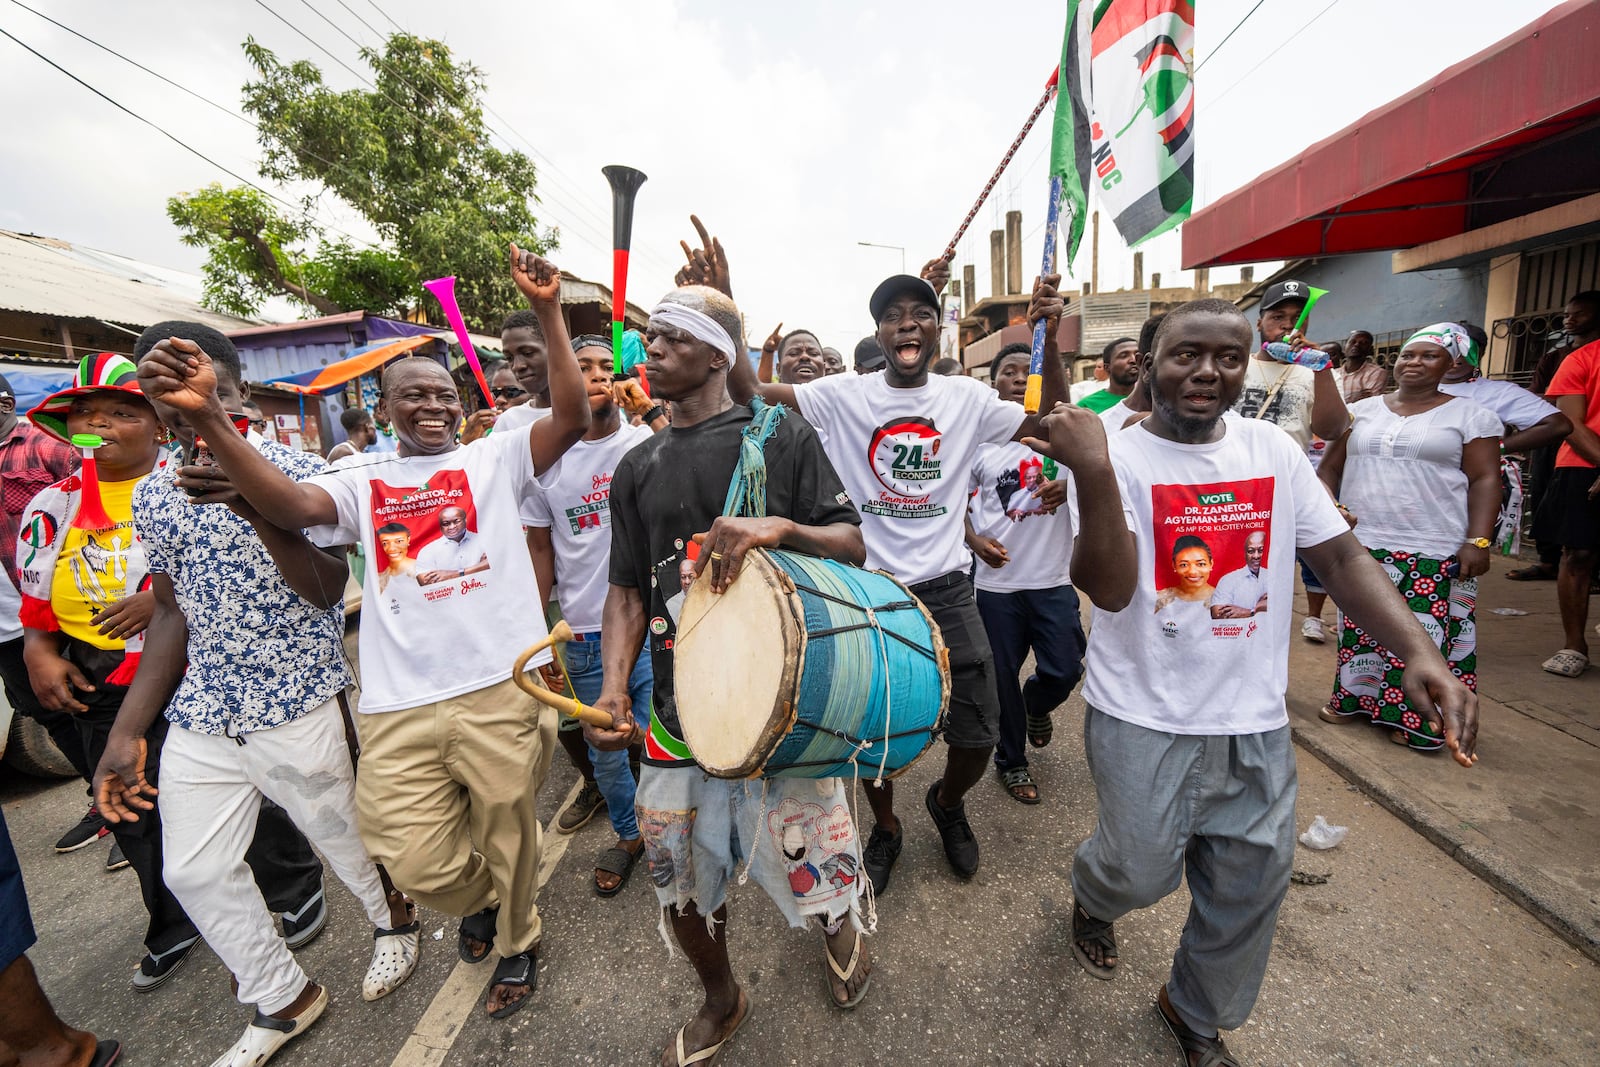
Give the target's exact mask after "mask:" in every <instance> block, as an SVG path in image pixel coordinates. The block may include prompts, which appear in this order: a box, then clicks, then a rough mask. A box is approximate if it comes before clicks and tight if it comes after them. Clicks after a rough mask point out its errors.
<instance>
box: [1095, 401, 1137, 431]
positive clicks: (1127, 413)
mask: <svg viewBox="0 0 1600 1067" xmlns="http://www.w3.org/2000/svg"><path fill="white" fill-rule="evenodd" d="M1137 414H1138V412H1136V411H1134V410H1133V409H1132V408H1130V407H1129V406H1128V402H1127V401H1126V400H1119V401H1117V402H1116V403H1115V404H1112V405H1111V406H1110V407H1108V408H1106V409H1105V410H1104V411H1102V412H1100V421H1101V422H1103V423H1105V425H1106V433H1107V434H1114V433H1121V432H1122V431H1123V430H1125V429H1127V428H1128V420H1129V419H1131V418H1133V417H1134V416H1135V415H1137Z"/></svg>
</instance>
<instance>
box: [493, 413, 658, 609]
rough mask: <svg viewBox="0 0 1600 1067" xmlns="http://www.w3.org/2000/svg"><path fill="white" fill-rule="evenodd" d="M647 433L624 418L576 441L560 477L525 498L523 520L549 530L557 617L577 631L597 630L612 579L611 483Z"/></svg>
mask: <svg viewBox="0 0 1600 1067" xmlns="http://www.w3.org/2000/svg"><path fill="white" fill-rule="evenodd" d="M649 436H650V427H648V426H630V425H628V424H627V423H623V424H622V426H621V427H620V428H619V429H618V430H617V432H616V433H614V434H612V435H611V436H609V437H603V438H601V439H600V440H598V441H579V442H578V443H577V444H575V445H573V446H572V447H571V448H570V449H568V450H567V454H566V455H565V456H562V457H561V470H560V472H559V474H558V476H557V477H556V478H554V479H553V480H552V479H550V478H546V479H545V481H544V483H543V484H541V485H540V486H539V487H538V488H537V489H535V490H534V491H533V492H532V493H531V494H529V496H528V498H527V499H526V500H524V501H523V507H522V521H523V522H525V523H527V524H528V525H529V526H537V527H539V528H540V529H545V530H549V531H550V542H551V545H552V547H553V548H554V549H555V557H556V585H558V586H560V588H561V616H562V618H564V619H566V620H567V625H568V626H571V627H572V629H573V632H575V633H580V634H587V633H595V632H597V631H598V630H599V629H600V617H601V615H602V614H603V613H604V610H605V604H606V588H607V586H609V585H610V584H611V583H610V581H609V577H610V560H611V482H612V480H613V478H614V477H615V475H616V469H617V464H618V463H620V462H621V461H622V457H623V456H625V455H627V454H628V453H629V452H630V451H632V449H633V448H634V446H635V445H637V444H638V443H639V442H641V441H643V440H645V439H646V438H648V437H649Z"/></svg>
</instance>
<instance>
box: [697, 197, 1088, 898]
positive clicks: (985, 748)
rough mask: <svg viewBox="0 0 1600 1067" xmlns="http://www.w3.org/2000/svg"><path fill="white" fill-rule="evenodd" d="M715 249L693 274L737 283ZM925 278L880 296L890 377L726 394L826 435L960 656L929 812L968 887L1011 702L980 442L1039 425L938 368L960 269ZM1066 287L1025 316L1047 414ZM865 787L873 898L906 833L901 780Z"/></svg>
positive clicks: (887, 546) (850, 484)
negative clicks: (982, 496) (973, 821)
mask: <svg viewBox="0 0 1600 1067" xmlns="http://www.w3.org/2000/svg"><path fill="white" fill-rule="evenodd" d="M695 223H696V225H698V224H699V220H698V219H696V220H695ZM701 233H702V236H704V230H703V229H702V231H701ZM706 245H707V247H706V248H705V249H703V250H701V251H699V252H696V253H694V256H698V257H699V259H694V258H691V263H690V268H689V269H690V270H691V271H693V270H696V269H697V268H699V267H700V265H701V264H702V263H703V264H706V265H708V266H709V268H710V270H711V272H712V273H713V274H714V275H715V276H717V278H718V280H720V281H721V282H722V283H723V284H726V283H727V264H726V257H725V256H724V255H723V254H722V249H721V245H720V243H718V242H715V241H709V240H708V241H707V242H706ZM923 274H924V275H925V276H926V277H928V278H931V279H933V280H934V282H935V283H937V284H929V282H927V281H924V280H923V279H922V278H913V277H911V276H910V275H908V274H899V275H895V276H894V277H891V278H889V279H887V280H886V281H884V282H883V283H882V284H881V285H879V286H878V288H877V290H876V291H874V292H873V294H872V299H871V300H870V302H869V306H870V309H871V311H872V319H873V321H874V322H876V323H877V324H878V333H877V339H878V344H879V345H880V346H881V347H882V349H883V351H884V352H885V354H886V355H887V356H888V365H887V366H886V367H885V368H884V372H883V374H882V375H873V376H871V377H868V378H864V379H863V378H859V377H858V378H854V379H851V378H849V377H846V376H840V377H833V378H822V379H819V380H817V381H813V382H809V383H806V384H804V385H792V386H791V385H761V384H758V383H757V382H756V380H755V374H754V373H753V372H752V371H751V370H750V368H749V366H748V364H747V363H745V362H744V361H740V362H739V363H738V364H737V366H736V369H735V370H734V372H733V374H732V375H731V376H730V379H729V387H730V389H731V390H732V393H733V396H734V398H735V399H736V400H738V399H741V398H746V399H747V398H749V397H750V396H752V395H754V394H756V393H758V392H759V394H760V396H761V398H762V399H763V400H766V401H767V402H768V403H774V404H787V405H791V406H794V407H796V408H798V410H799V412H800V414H802V415H804V416H805V418H806V420H807V421H808V422H810V423H811V424H812V425H813V426H815V427H816V428H817V430H818V432H819V433H820V434H821V435H822V437H823V440H824V441H825V442H826V445H827V450H828V458H829V459H831V460H833V463H834V466H835V467H836V468H838V470H839V473H840V476H841V477H842V479H843V480H844V484H845V486H846V488H848V489H849V490H850V495H851V496H852V497H854V498H855V499H856V501H857V503H858V505H859V506H860V508H861V511H862V516H863V517H862V521H861V532H862V535H863V537H865V539H866V544H867V565H868V566H869V567H872V568H874V569H878V570H886V571H889V572H890V573H892V574H893V575H894V576H895V577H896V578H898V579H899V580H900V581H901V582H903V583H905V585H906V586H908V587H909V588H910V590H911V592H913V593H914V594H916V596H917V598H918V599H919V600H921V601H922V603H923V604H924V605H925V606H926V607H927V609H928V610H929V611H930V612H931V613H932V614H933V618H934V621H936V622H937V623H938V624H939V628H940V630H941V631H942V632H943V635H944V641H945V645H946V646H947V647H948V648H949V651H950V686H951V692H950V717H949V720H948V722H947V723H946V726H945V735H944V737H945V743H946V744H947V745H948V746H949V753H948V755H947V757H946V761H945V768H944V774H943V775H942V776H941V777H940V778H939V780H938V781H936V782H935V783H934V784H933V786H932V787H931V788H930V789H929V790H928V795H927V798H926V804H927V808H928V814H929V815H931V816H932V818H933V823H934V826H935V827H936V828H937V829H938V831H939V836H940V838H941V839H942V840H943V842H944V854H945V858H946V859H948V860H949V861H950V867H951V869H952V870H953V871H955V873H956V874H957V875H959V876H960V877H962V878H971V877H972V876H973V875H974V874H976V873H977V870H978V840H977V838H976V837H975V836H973V833H972V827H971V825H970V824H969V823H968V822H967V812H966V805H965V804H964V803H963V802H962V798H963V797H964V796H965V795H966V793H967V790H969V789H971V788H972V787H973V786H974V785H976V784H977V783H978V781H979V780H980V779H982V777H983V775H984V771H985V769H986V768H987V767H988V764H989V757H990V754H991V753H993V752H994V747H995V743H996V742H997V741H998V740H999V738H1000V697H999V693H998V691H997V689H996V688H995V668H994V657H993V655H992V653H991V652H990V649H989V641H988V638H987V637H986V636H985V634H984V629H983V620H982V619H981V618H980V617H979V615H978V606H977V601H976V600H975V598H974V594H973V588H972V580H971V578H970V577H968V574H969V571H970V569H971V567H972V554H971V553H970V552H969V551H968V549H967V546H966V524H965V517H966V508H967V488H968V483H969V479H970V477H971V475H972V468H973V464H974V463H975V462H976V461H977V456H978V449H979V447H980V446H982V445H984V444H1000V443H1003V442H1006V441H1011V440H1020V439H1021V438H1022V437H1023V436H1025V435H1033V434H1036V433H1037V428H1038V424H1039V422H1038V416H1036V415H1027V414H1025V413H1024V411H1023V409H1022V407H1021V406H1020V405H1018V404H1011V403H1007V402H1006V401H1004V400H1001V399H1000V398H999V397H998V396H996V395H995V393H994V391H993V390H992V389H990V388H989V387H988V386H986V385H984V384H983V383H982V382H979V381H977V380H976V379H973V378H968V377H965V376H959V377H949V378H947V377H943V376H940V375H930V374H929V373H928V368H929V365H930V364H932V363H933V361H934V360H935V359H937V358H938V356H939V321H940V318H939V296H938V288H940V287H942V286H943V284H944V280H945V279H946V278H948V277H949V274H950V268H949V264H948V263H946V262H945V261H943V260H934V261H932V262H930V263H928V264H927V266H925V267H923ZM1060 280H1061V279H1060V276H1059V275H1051V276H1048V277H1045V278H1043V279H1040V280H1039V281H1036V282H1035V283H1034V290H1033V302H1032V305H1031V306H1030V307H1029V309H1028V317H1029V319H1030V320H1031V321H1037V320H1038V319H1040V318H1044V319H1046V320H1047V322H1048V329H1047V330H1046V332H1045V336H1046V338H1047V341H1046V348H1045V359H1044V369H1043V373H1044V390H1043V398H1042V403H1041V408H1042V410H1044V411H1049V410H1050V409H1051V408H1053V407H1054V406H1055V404H1056V402H1057V401H1058V400H1065V399H1066V398H1067V391H1068V390H1067V382H1066V375H1065V373H1064V372H1063V371H1062V367H1061V359H1060V356H1059V354H1058V353H1057V351H1056V342H1055V335H1056V326H1057V324H1058V323H1059V321H1060V315H1061V312H1062V308H1063V306H1064V305H1063V302H1062V299H1061V295H1060V294H1059V293H1057V292H1056V289H1055V286H1056V285H1057V284H1058V283H1059V282H1060ZM724 291H726V290H724ZM866 792H867V800H868V802H869V803H870V804H871V805H872V814H873V816H874V818H875V819H876V821H877V826H876V827H875V828H874V829H873V831H872V836H871V838H869V840H868V842H867V849H866V857H865V858H866V869H867V875H868V877H870V878H871V879H872V886H873V889H874V890H875V891H876V892H878V893H882V892H883V891H884V890H885V889H886V888H888V882H889V874H890V871H891V870H892V869H893V867H894V863H895V860H896V859H898V858H899V856H900V848H901V844H902V841H903V837H902V834H901V828H900V820H899V819H898V818H896V817H895V812H894V787H893V785H892V783H889V782H884V783H882V784H881V785H880V784H877V783H874V782H868V783H866Z"/></svg>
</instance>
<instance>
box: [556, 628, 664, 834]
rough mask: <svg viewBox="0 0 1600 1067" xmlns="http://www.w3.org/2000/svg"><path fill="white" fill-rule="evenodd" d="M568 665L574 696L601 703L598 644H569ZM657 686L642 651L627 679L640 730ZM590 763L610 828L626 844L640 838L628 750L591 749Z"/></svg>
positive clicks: (645, 724)
mask: <svg viewBox="0 0 1600 1067" xmlns="http://www.w3.org/2000/svg"><path fill="white" fill-rule="evenodd" d="M562 654H563V655H564V656H565V657H566V661H567V679H568V681H569V682H570V683H571V685H572V692H573V694H574V695H575V696H577V698H578V699H579V700H581V701H583V702H584V703H585V704H593V703H594V702H595V701H596V700H599V699H600V690H601V688H602V684H603V682H604V681H605V671H604V670H603V669H602V668H601V664H600V642H599V641H570V642H568V643H567V645H566V647H565V648H563V649H562ZM654 686H655V675H654V673H652V672H651V670H650V650H649V649H648V648H645V649H643V650H641V651H640V653H639V658H638V659H637V660H635V661H634V664H633V673H632V674H630V675H629V676H628V696H629V697H630V698H632V700H633V718H634V721H635V722H637V723H638V724H639V725H640V726H641V727H648V726H649V725H650V692H651V690H652V688H654ZM589 759H590V760H592V761H593V762H594V782H595V785H598V786H599V787H600V793H601V795H602V796H604V797H605V798H606V811H607V812H608V813H609V814H610V815H611V828H612V829H613V830H615V831H616V832H617V836H618V837H619V838H621V839H622V840H624V841H632V840H633V839H635V838H636V837H638V836H639V820H638V818H637V817H636V816H635V815H634V813H633V790H634V781H633V772H632V771H631V770H629V769H628V750H627V749H625V748H624V749H619V750H617V751H616V752H601V751H599V750H598V749H596V748H595V747H594V746H593V745H590V746H589Z"/></svg>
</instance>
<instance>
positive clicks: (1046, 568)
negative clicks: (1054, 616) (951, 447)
mask: <svg viewBox="0 0 1600 1067" xmlns="http://www.w3.org/2000/svg"><path fill="white" fill-rule="evenodd" d="M1047 462H1048V461H1046V460H1045V458H1044V457H1043V456H1041V455H1039V453H1037V452H1035V451H1034V450H1033V449H1031V448H1029V447H1028V446H1027V445H1025V444H1022V443H1021V442H1020V441H1008V442H1006V443H1005V444H1003V445H984V446H983V447H982V448H980V449H978V457H977V460H976V462H974V463H973V465H972V486H973V488H974V490H975V492H974V493H973V496H972V501H971V503H970V504H969V505H968V510H967V514H968V517H969V518H970V520H971V522H972V528H973V530H975V531H976V532H977V533H979V534H981V535H983V536H984V537H992V538H994V539H995V540H996V541H999V542H1000V543H1001V544H1002V545H1005V546H1006V555H1007V556H1008V557H1009V561H1008V562H1007V563H1006V565H1005V566H1003V567H991V566H989V565H988V564H987V563H984V562H983V561H982V560H981V559H980V560H979V561H978V569H977V573H976V574H975V575H974V577H973V584H974V585H976V586H977V587H978V588H979V589H982V590H985V591H986V592H991V593H1017V592H1023V591H1025V590H1030V589H1054V588H1056V587H1057V586H1062V585H1071V584H1072V577H1071V568H1072V518H1071V516H1070V515H1069V514H1068V513H1067V509H1066V508H1065V507H1061V508H1057V509H1056V510H1055V512H1054V513H1051V512H1047V511H1045V509H1044V506H1043V504H1042V503H1041V502H1040V500H1039V498H1037V497H1035V496H1034V495H1033V493H1034V490H1035V489H1037V488H1038V487H1039V486H1040V485H1043V484H1044V483H1045V481H1047V480H1048V475H1047V472H1046V467H1045V464H1046V463H1047ZM1054 466H1055V464H1054V463H1051V464H1050V467H1051V468H1054ZM1056 473H1057V474H1059V476H1061V477H1067V476H1068V475H1067V472H1066V471H1058V472H1056ZM1067 493H1068V495H1069V496H1070V495H1071V493H1072V488H1071V486H1070V485H1069V486H1068V487H1067Z"/></svg>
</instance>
